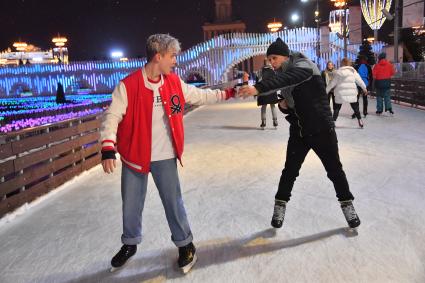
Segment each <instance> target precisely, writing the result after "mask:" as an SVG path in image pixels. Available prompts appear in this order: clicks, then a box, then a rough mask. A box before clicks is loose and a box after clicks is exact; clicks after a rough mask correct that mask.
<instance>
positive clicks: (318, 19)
mask: <svg viewBox="0 0 425 283" xmlns="http://www.w3.org/2000/svg"><path fill="white" fill-rule="evenodd" d="M319 15H320V13H319V0H316V11H314V21H315V22H316V29H317V44H316V57H317V64H320V18H319Z"/></svg>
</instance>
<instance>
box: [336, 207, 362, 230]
mask: <svg viewBox="0 0 425 283" xmlns="http://www.w3.org/2000/svg"><path fill="white" fill-rule="evenodd" d="M340 204H341V209H342V212H343V213H344V216H345V219H346V220H347V223H348V226H349V227H350V228H351V229H354V228H356V227H358V226H359V225H360V219H359V216H358V215H357V213H356V211H355V210H354V206H353V202H352V201H351V200H346V201H340Z"/></svg>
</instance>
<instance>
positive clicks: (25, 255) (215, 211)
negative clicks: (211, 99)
mask: <svg viewBox="0 0 425 283" xmlns="http://www.w3.org/2000/svg"><path fill="white" fill-rule="evenodd" d="M374 103H375V101H374V100H371V101H370V107H369V112H370V113H371V115H369V116H368V117H367V118H366V119H364V120H365V128H364V129H363V130H361V129H358V127H357V123H356V121H355V120H351V118H350V115H351V109H350V108H349V106H347V105H344V106H343V109H342V111H341V115H340V118H339V120H338V121H337V134H338V138H339V146H340V155H341V159H342V163H343V165H344V169H345V172H346V174H347V177H348V181H349V183H350V187H351V190H352V192H353V194H354V195H355V197H356V200H355V202H354V204H355V207H356V210H357V212H358V214H359V216H360V219H361V221H362V224H361V226H360V227H359V230H358V235H355V234H353V233H348V232H347V230H346V228H345V227H346V222H345V219H344V217H343V214H342V212H341V210H340V208H339V204H338V202H337V200H336V197H335V192H334V190H333V187H332V184H331V182H330V181H329V180H328V179H327V177H326V172H325V170H324V168H323V166H322V165H321V163H320V160H319V159H318V158H317V156H316V155H315V154H314V153H313V152H310V153H309V155H308V156H307V158H306V161H305V163H304V165H303V167H302V170H301V173H300V177H299V178H298V179H297V182H296V183H295V187H294V191H293V197H292V199H291V201H290V202H289V203H288V206H287V214H286V218H285V223H284V226H283V227H282V229H280V230H279V231H277V233H276V232H275V231H274V230H273V229H271V228H270V220H271V216H272V212H273V199H274V194H275V192H276V189H277V184H278V181H279V177H280V171H281V170H282V167H283V163H284V158H285V147H286V142H287V138H288V123H287V122H286V121H284V119H283V115H281V114H280V113H279V127H278V129H277V130H274V129H271V128H270V126H269V127H268V128H267V129H266V130H265V131H261V130H258V126H259V124H260V110H259V108H258V107H257V106H256V104H255V102H254V101H252V100H248V101H241V100H235V101H232V102H227V103H223V104H217V105H210V106H205V107H201V108H199V109H197V110H196V111H194V112H192V113H190V114H189V115H188V116H187V117H186V118H185V129H186V143H185V154H184V159H183V163H184V167H183V168H181V167H180V168H179V172H180V178H181V183H182V190H183V197H184V201H185V205H186V209H187V212H188V216H189V220H190V223H191V227H192V231H193V234H194V237H195V245H196V246H197V248H198V251H197V252H198V257H199V260H198V263H197V264H196V265H195V267H194V269H193V270H192V271H191V272H190V273H189V274H187V275H185V276H183V275H182V274H181V273H180V272H179V270H178V269H177V268H176V258H177V249H176V247H175V246H174V245H173V244H172V242H171V240H170V232H169V229H168V226H167V224H166V220H165V215H164V211H163V209H162V205H161V202H160V199H159V196H158V193H157V190H156V188H155V186H154V184H153V181H152V179H150V183H149V186H148V194H147V197H146V203H145V211H144V215H143V229H144V237H143V242H142V244H141V245H139V250H138V253H137V254H136V255H135V256H134V258H133V259H132V260H131V261H130V262H129V264H128V265H127V266H126V267H125V268H124V269H122V270H121V271H119V272H117V273H113V274H111V273H110V272H109V271H108V268H109V262H110V259H111V257H112V256H113V255H114V254H115V253H116V252H117V251H118V250H119V248H120V246H121V243H120V235H121V211H120V207H121V198H120V185H119V184H120V171H119V170H118V171H117V172H116V173H114V174H113V175H105V174H104V173H103V172H102V170H101V167H100V166H98V167H96V168H94V169H92V170H91V171H90V173H88V174H83V175H82V176H80V177H78V178H76V179H74V180H73V181H71V183H69V184H67V185H66V188H64V189H62V190H60V191H59V192H57V193H56V194H54V195H52V196H50V197H48V198H47V199H46V200H44V201H42V202H40V203H39V204H37V205H35V206H32V207H31V209H29V210H28V211H27V212H26V213H24V214H23V215H19V216H17V217H16V218H15V219H14V220H13V221H11V222H9V223H4V224H3V225H1V226H0V251H1V256H0V269H1V270H2V272H1V274H0V282H4V283H9V282H10V283H12V282H13V283H17V282H142V281H147V282H165V281H174V282H425V241H424V239H425V225H424V224H425V216H424V215H425V205H424V203H423V201H424V199H425V184H424V181H423V175H424V174H425V162H424V160H425V142H424V141H425V128H424V126H423V125H424V123H425V111H421V110H416V109H412V108H409V107H402V106H394V111H395V116H394V117H389V116H383V117H378V116H376V115H375V114H372V113H374ZM269 111H270V110H269V109H268V115H269V117H270V112H269ZM268 122H269V124H270V122H271V117H270V118H269V120H268ZM119 168H121V165H120V166H119Z"/></svg>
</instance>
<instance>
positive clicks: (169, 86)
mask: <svg viewBox="0 0 425 283" xmlns="http://www.w3.org/2000/svg"><path fill="white" fill-rule="evenodd" d="M143 73H144V72H142V70H138V71H135V72H133V73H131V74H130V75H128V76H127V77H126V78H124V79H123V80H122V81H121V82H120V84H119V85H118V86H117V87H116V88H115V90H114V92H113V94H112V103H111V105H110V106H109V108H108V110H107V111H106V112H105V114H104V117H103V121H102V127H101V141H102V151H108V150H109V151H110V150H115V151H117V152H118V153H119V154H120V155H121V160H122V161H123V162H124V163H125V164H126V165H127V166H129V167H130V168H131V169H133V170H135V171H138V172H142V173H148V172H149V171H150V162H151V148H152V147H151V143H152V110H153V102H154V101H153V99H154V98H153V91H152V90H150V89H148V88H146V86H145V81H146V78H144V77H143ZM161 81H162V82H163V84H162V85H161V87H160V88H159V92H160V95H161V99H162V105H163V107H164V112H165V114H166V115H167V117H168V126H169V129H170V133H171V139H172V144H173V146H174V151H175V153H176V156H177V158H178V159H179V161H180V163H181V157H182V154H183V148H184V128H183V111H184V106H185V103H190V104H194V105H202V104H210V103H216V102H219V101H221V100H225V99H228V98H230V97H231V96H233V92H231V91H229V90H226V91H221V90H211V89H199V88H197V87H195V86H192V85H188V84H186V83H184V82H183V81H182V80H181V79H180V78H179V77H178V76H177V75H176V74H173V73H172V74H169V75H162V78H161Z"/></svg>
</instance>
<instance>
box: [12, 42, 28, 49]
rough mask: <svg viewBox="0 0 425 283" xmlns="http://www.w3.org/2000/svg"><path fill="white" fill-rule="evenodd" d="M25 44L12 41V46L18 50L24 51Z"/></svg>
mask: <svg viewBox="0 0 425 283" xmlns="http://www.w3.org/2000/svg"><path fill="white" fill-rule="evenodd" d="M27 46H28V44H27V43H26V42H22V41H17V42H14V43H13V47H15V48H16V50H18V51H25V49H27Z"/></svg>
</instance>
